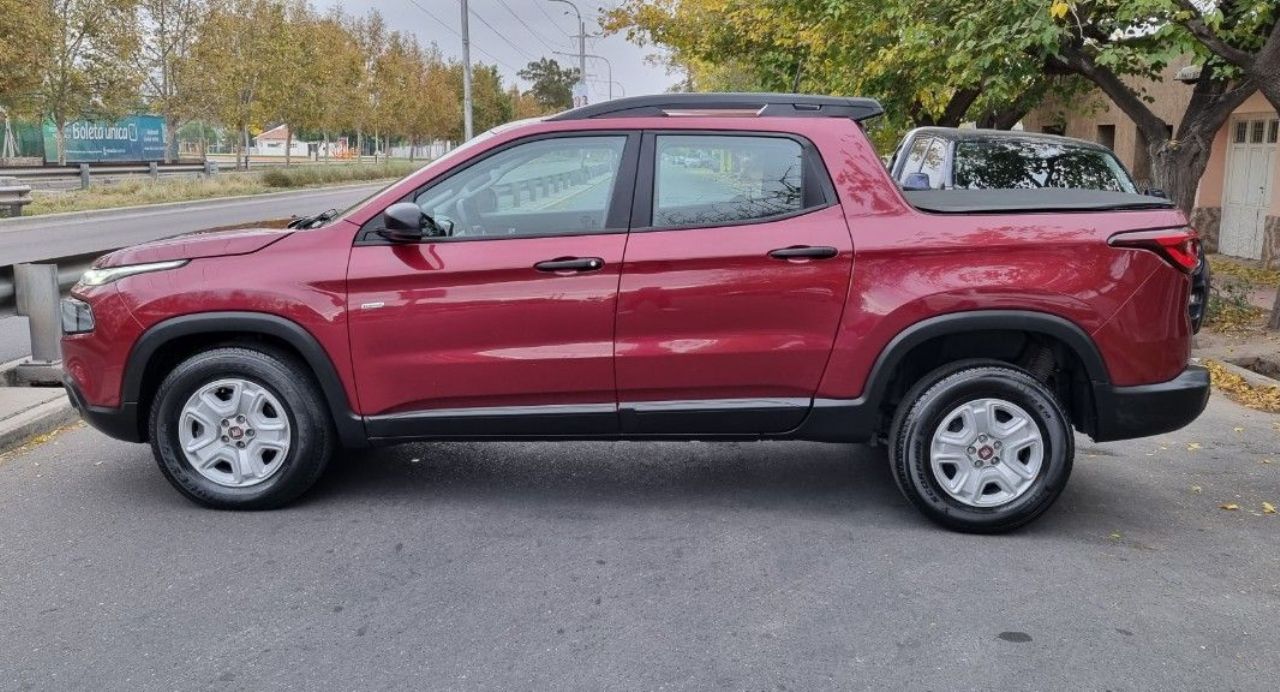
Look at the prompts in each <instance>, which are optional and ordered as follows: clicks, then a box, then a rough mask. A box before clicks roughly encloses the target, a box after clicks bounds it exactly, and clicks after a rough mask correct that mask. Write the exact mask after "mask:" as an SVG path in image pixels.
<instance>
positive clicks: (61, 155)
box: [56, 118, 67, 166]
mask: <svg viewBox="0 0 1280 692" xmlns="http://www.w3.org/2000/svg"><path fill="white" fill-rule="evenodd" d="M56 127H57V131H58V136H57V143H58V165H59V166H65V165H67V121H66V120H63V119H62V118H59V119H58V122H57V123H56Z"/></svg>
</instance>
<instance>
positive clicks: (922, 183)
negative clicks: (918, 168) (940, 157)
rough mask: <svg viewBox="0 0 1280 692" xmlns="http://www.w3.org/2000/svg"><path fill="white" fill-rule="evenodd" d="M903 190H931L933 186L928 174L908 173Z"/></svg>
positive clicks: (903, 182) (903, 183)
mask: <svg viewBox="0 0 1280 692" xmlns="http://www.w3.org/2000/svg"><path fill="white" fill-rule="evenodd" d="M902 189H903V190H931V189H933V185H931V184H930V182H929V174H928V173H908V174H907V178H906V180H903V181H902Z"/></svg>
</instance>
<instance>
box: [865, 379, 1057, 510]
mask: <svg viewBox="0 0 1280 692" xmlns="http://www.w3.org/2000/svg"><path fill="white" fill-rule="evenodd" d="M988 397H990V398H996V399H1003V400H1005V401H1008V402H1011V403H1013V404H1016V405H1018V406H1019V407H1021V408H1022V409H1023V410H1024V411H1026V412H1027V414H1028V415H1030V416H1031V418H1032V419H1033V420H1034V422H1035V424H1036V425H1037V426H1038V427H1039V428H1040V434H1041V436H1042V438H1043V440H1044V461H1043V463H1042V464H1041V468H1040V473H1039V474H1038V475H1037V477H1036V479H1035V480H1034V481H1033V485H1032V487H1031V488H1030V489H1029V490H1028V491H1027V492H1026V493H1024V494H1023V495H1022V496H1020V497H1018V498H1017V499H1015V500H1013V501H1012V502H1010V503H1008V504H1005V505H1001V506H999V507H971V506H969V505H966V504H964V503H962V502H960V501H958V500H956V499H955V498H952V497H951V496H950V495H948V494H947V493H946V492H945V491H943V489H942V487H941V486H940V485H939V484H938V481H937V479H936V478H935V477H934V475H933V469H932V465H931V463H930V447H931V442H932V439H933V433H934V431H935V430H936V429H937V426H939V425H941V424H942V422H943V420H944V418H945V417H946V416H947V415H948V414H949V413H950V412H951V411H953V410H954V409H955V408H956V407H958V406H960V405H961V404H963V403H965V402H966V401H972V400H974V399H981V398H988ZM891 439H892V447H891V450H892V455H891V456H892V462H893V466H894V478H895V480H896V481H897V483H898V487H899V488H900V489H901V490H902V492H903V494H904V495H906V497H907V499H909V500H910V501H911V502H912V504H914V505H915V506H916V507H917V508H918V509H919V510H920V511H921V512H923V513H924V514H925V516H927V517H928V518H930V519H932V520H933V521H935V522H937V523H939V524H942V525H944V526H946V527H948V528H952V529H956V530H960V531H968V532H974V533H996V532H1001V531H1008V530H1011V529H1014V528H1017V527H1019V526H1022V525H1023V524H1026V523H1027V522H1029V521H1031V520H1033V519H1035V518H1036V517H1038V516H1039V515H1040V514H1042V513H1043V512H1044V511H1045V510H1047V509H1048V508H1049V506H1050V505H1052V504H1053V502H1054V501H1055V500H1056V499H1057V498H1058V496H1059V495H1060V494H1061V493H1062V490H1063V488H1064V487H1065V486H1066V482H1067V479H1068V478H1069V477H1070V475H1071V466H1072V460H1073V457H1074V455H1075V439H1074V436H1073V434H1072V431H1071V425H1070V421H1069V420H1068V418H1067V416H1066V414H1065V413H1064V412H1063V410H1062V407H1061V405H1060V404H1059V403H1058V401H1057V398H1056V397H1055V396H1054V395H1053V393H1052V392H1051V391H1049V389H1048V388H1047V387H1045V385H1044V384H1042V383H1041V382H1039V381H1038V380H1036V379H1035V378H1033V377H1032V376H1031V375H1029V374H1028V373H1026V372H1023V371H1021V370H1017V369H1014V368H1012V367H1010V366H1008V365H1005V364H997V363H994V362H982V361H976V362H970V363H957V364H955V365H953V366H948V367H945V368H940V369H939V370H936V371H934V372H933V373H930V374H929V375H928V376H926V377H925V378H923V379H922V380H921V381H920V382H918V383H917V384H916V386H915V387H913V388H912V390H911V391H910V392H908V394H907V396H906V397H905V398H904V400H903V402H902V404H901V406H900V407H899V411H898V415H897V416H896V417H895V421H894V426H893V434H892V438H891Z"/></svg>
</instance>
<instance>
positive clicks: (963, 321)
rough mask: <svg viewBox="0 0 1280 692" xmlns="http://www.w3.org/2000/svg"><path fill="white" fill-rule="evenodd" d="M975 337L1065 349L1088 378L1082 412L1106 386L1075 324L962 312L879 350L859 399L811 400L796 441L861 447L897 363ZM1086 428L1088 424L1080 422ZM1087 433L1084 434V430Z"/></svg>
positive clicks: (1029, 315)
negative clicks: (1029, 339) (941, 340)
mask: <svg viewBox="0 0 1280 692" xmlns="http://www.w3.org/2000/svg"><path fill="white" fill-rule="evenodd" d="M975 331H1021V332H1030V333H1033V334H1043V335H1045V336H1048V337H1052V338H1054V339H1057V340H1058V341H1060V342H1062V343H1063V344H1065V345H1066V346H1067V347H1068V348H1070V349H1071V350H1072V351H1073V352H1074V353H1075V356H1076V357H1077V358H1078V359H1079V360H1080V363H1081V364H1082V365H1083V366H1084V369H1085V373H1086V375H1087V376H1088V378H1089V384H1090V387H1089V392H1088V394H1089V396H1090V397H1091V400H1090V402H1089V403H1088V407H1089V409H1090V411H1089V413H1090V415H1095V416H1096V414H1094V412H1093V410H1092V409H1093V408H1094V403H1093V401H1092V397H1093V396H1094V393H1095V392H1096V391H1097V390H1099V389H1100V388H1102V389H1105V388H1106V387H1109V386H1110V382H1111V378H1110V376H1109V375H1108V373H1107V365H1106V362H1105V361H1104V360H1103V359H1102V354H1101V353H1100V352H1099V351H1098V347H1097V344H1095V343H1094V341H1093V339H1092V338H1090V337H1089V335H1088V334H1087V333H1086V332H1085V331H1084V329H1082V328H1081V327H1080V326H1079V325H1077V324H1076V323H1074V322H1072V321H1070V320H1068V319H1066V318H1063V317H1059V316H1057V315H1053V314H1050V313H1047V312H1038V311H1033V310H967V311H962V312H950V313H946V314H943V315H937V316H935V317H930V318H927V319H924V320H921V321H919V322H915V323H913V324H911V325H910V326H908V327H906V328H905V329H903V330H902V331H900V332H898V334H897V335H895V336H894V337H893V338H892V339H890V340H889V343H887V344H885V346H884V348H882V349H881V350H880V353H879V355H878V356H877V357H876V360H875V364H874V365H872V367H871V371H870V372H869V373H868V375H867V381H866V384H865V385H864V386H863V388H862V395H861V396H859V397H858V398H856V399H822V398H819V399H815V400H814V402H813V408H812V410H811V411H810V413H809V417H808V418H807V419H806V420H805V422H804V423H803V424H802V425H801V427H800V428H799V429H798V430H797V431H796V432H797V433H798V436H799V437H802V438H804V439H811V440H821V441H842V442H843V441H853V442H859V441H865V440H869V439H871V438H872V436H873V435H875V433H876V429H877V427H878V426H879V425H880V416H881V412H880V407H881V405H882V402H883V401H884V397H885V396H886V394H887V392H888V388H889V384H890V382H892V380H893V376H894V374H895V373H896V372H897V370H898V367H899V366H900V365H901V363H902V359H903V358H905V357H906V355H907V354H908V353H910V352H911V350H912V349H913V348H915V347H916V346H919V345H920V344H923V343H925V342H926V341H929V340H930V339H935V338H938V337H941V336H947V335H950V334H962V333H965V332H975ZM1081 422H1082V423H1083V424H1084V425H1085V426H1086V427H1087V428H1090V427H1092V425H1093V424H1092V422H1090V421H1081ZM1086 432H1089V430H1086Z"/></svg>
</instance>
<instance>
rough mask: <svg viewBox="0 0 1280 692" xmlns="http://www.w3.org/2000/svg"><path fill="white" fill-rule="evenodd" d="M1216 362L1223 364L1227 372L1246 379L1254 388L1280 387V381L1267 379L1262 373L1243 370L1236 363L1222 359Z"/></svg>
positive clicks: (1217, 359)
mask: <svg viewBox="0 0 1280 692" xmlns="http://www.w3.org/2000/svg"><path fill="white" fill-rule="evenodd" d="M1214 360H1216V361H1218V362H1219V363H1222V367H1223V369H1225V370H1226V371H1227V372H1230V373H1234V374H1236V375H1239V376H1240V377H1242V378H1244V381H1245V382H1248V383H1249V384H1250V385H1252V386H1254V387H1280V380H1277V379H1274V378H1271V377H1267V376H1266V375H1263V374H1262V373H1260V372H1254V371H1252V370H1250V369H1249V368H1242V367H1240V366H1239V365H1236V364H1235V363H1232V362H1230V361H1226V360H1222V359H1220V358H1215V359H1214Z"/></svg>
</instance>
